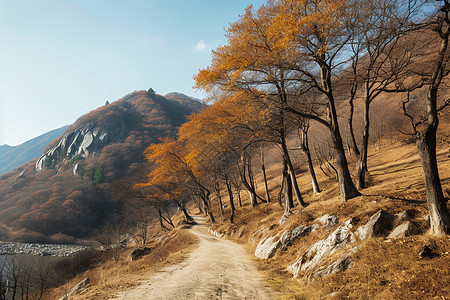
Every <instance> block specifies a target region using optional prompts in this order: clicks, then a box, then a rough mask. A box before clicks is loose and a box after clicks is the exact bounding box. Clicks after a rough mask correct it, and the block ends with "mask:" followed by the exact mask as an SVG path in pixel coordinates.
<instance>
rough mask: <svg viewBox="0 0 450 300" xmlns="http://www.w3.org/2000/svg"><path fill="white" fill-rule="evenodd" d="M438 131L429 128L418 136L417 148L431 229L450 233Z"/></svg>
mask: <svg viewBox="0 0 450 300" xmlns="http://www.w3.org/2000/svg"><path fill="white" fill-rule="evenodd" d="M435 145H436V131H435V130H434V129H433V128H431V127H430V128H429V129H428V130H427V131H426V132H425V133H424V134H421V135H420V136H418V139H417V149H418V150H419V155H420V159H421V161H422V168H423V175H424V180H425V190H426V195H427V205H428V212H429V214H430V231H429V233H430V234H432V235H444V234H446V233H450V216H449V211H448V209H447V203H446V200H445V198H444V194H443V192H442V186H441V181H440V178H439V172H438V167H437V160H436V146H435Z"/></svg>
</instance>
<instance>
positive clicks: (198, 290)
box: [111, 217, 276, 300]
mask: <svg viewBox="0 0 450 300" xmlns="http://www.w3.org/2000/svg"><path fill="white" fill-rule="evenodd" d="M195 218H196V221H197V222H198V223H199V225H195V226H193V227H192V228H191V232H192V233H193V234H195V235H196V236H197V237H198V238H199V240H200V241H199V243H198V247H197V248H196V249H194V250H193V251H192V252H191V254H190V256H189V258H188V259H187V260H185V261H184V262H182V263H178V264H175V265H172V266H169V267H166V268H164V269H162V270H160V271H159V272H156V274H151V275H149V276H150V277H149V278H148V279H147V280H144V281H142V282H141V284H140V285H139V286H137V287H135V288H133V289H132V290H128V291H124V292H121V293H120V294H118V295H116V296H115V297H114V298H111V299H130V300H131V299H133V300H135V299H136V300H137V299H275V297H276V296H275V293H274V292H272V291H271V290H270V288H269V287H268V286H267V285H266V284H265V283H264V278H263V276H262V275H261V274H260V273H259V272H258V270H257V269H256V267H255V266H254V264H253V263H252V261H251V259H250V258H249V254H248V253H247V252H246V250H245V249H243V248H242V247H241V246H240V245H238V244H237V243H235V242H232V241H229V240H222V239H219V238H216V237H213V236H212V235H210V234H209V233H208V232H207V226H206V225H204V224H203V219H202V218H201V217H195Z"/></svg>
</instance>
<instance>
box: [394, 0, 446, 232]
mask: <svg viewBox="0 0 450 300" xmlns="http://www.w3.org/2000/svg"><path fill="white" fill-rule="evenodd" d="M439 3H440V4H439V11H438V12H437V13H436V14H435V16H434V17H432V18H431V19H430V20H429V21H426V22H425V27H426V29H427V30H431V31H433V32H434V33H435V34H436V36H437V38H438V41H439V43H438V45H439V46H438V47H439V48H438V51H437V53H435V55H432V56H431V59H430V60H429V61H427V62H426V65H424V66H425V68H422V70H420V71H421V73H422V74H419V75H420V78H421V80H422V83H423V84H425V85H426V89H427V95H426V97H425V99H424V100H425V107H426V108H425V111H423V114H422V115H421V116H419V117H417V116H416V117H414V116H413V115H412V114H411V113H410V112H408V109H407V104H408V103H409V102H410V97H409V96H410V93H409V92H408V93H407V98H406V100H405V102H404V103H403V111H404V114H405V115H406V116H407V117H408V118H409V119H410V121H411V125H412V129H413V131H414V133H413V134H414V135H415V138H416V145H417V149H418V151H419V155H420V159H421V162H422V169H423V175H424V182H425V190H426V196H427V205H428V211H429V214H430V230H429V232H430V234H433V235H444V234H446V233H447V234H448V233H450V215H449V211H448V208H447V203H446V202H447V201H446V199H445V198H444V194H443V192H442V186H441V181H440V178H439V171H438V165H437V159H436V131H437V128H438V125H439V115H438V113H439V111H441V110H442V109H444V108H445V107H446V106H448V105H450V100H449V99H447V100H446V101H444V103H442V104H441V105H439V106H438V103H439V101H438V100H439V99H438V95H439V88H440V86H441V84H442V83H443V81H444V79H445V77H446V76H447V75H448V73H449V70H448V68H447V64H448V59H449V45H448V44H449V37H450V2H449V1H447V0H444V1H439ZM419 28H423V24H422V25H421V26H420V27H419ZM426 66H431V69H429V71H430V72H427V73H423V71H424V70H423V69H425V70H427V68H426Z"/></svg>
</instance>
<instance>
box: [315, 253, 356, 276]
mask: <svg viewBox="0 0 450 300" xmlns="http://www.w3.org/2000/svg"><path fill="white" fill-rule="evenodd" d="M358 250H359V248H358V246H355V247H353V248H352V249H350V251H347V252H345V253H344V254H342V255H341V256H340V257H339V258H338V259H337V260H335V261H334V262H333V263H331V264H330V265H327V266H322V267H320V268H316V269H315V270H314V271H313V272H312V273H311V274H309V275H308V276H307V278H308V279H309V280H315V279H317V278H320V277H324V276H327V275H331V274H335V273H338V272H343V271H345V270H347V269H348V268H349V266H350V264H351V263H352V261H353V256H354V255H355V253H356V252H358Z"/></svg>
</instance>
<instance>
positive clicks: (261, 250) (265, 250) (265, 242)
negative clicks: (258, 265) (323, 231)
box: [255, 225, 311, 259]
mask: <svg viewBox="0 0 450 300" xmlns="http://www.w3.org/2000/svg"><path fill="white" fill-rule="evenodd" d="M310 231H311V226H304V225H301V226H299V227H296V228H294V229H293V230H285V231H283V232H279V233H278V234H276V235H274V236H267V237H265V238H263V239H262V240H261V241H260V242H259V244H258V246H257V247H256V250H255V256H256V257H258V258H261V259H269V258H271V257H272V256H274V255H275V253H276V252H277V251H282V250H285V249H286V248H287V247H289V246H290V245H291V244H292V242H293V241H294V240H295V239H297V238H298V237H300V236H304V235H306V234H308V233H309V232H310Z"/></svg>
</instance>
